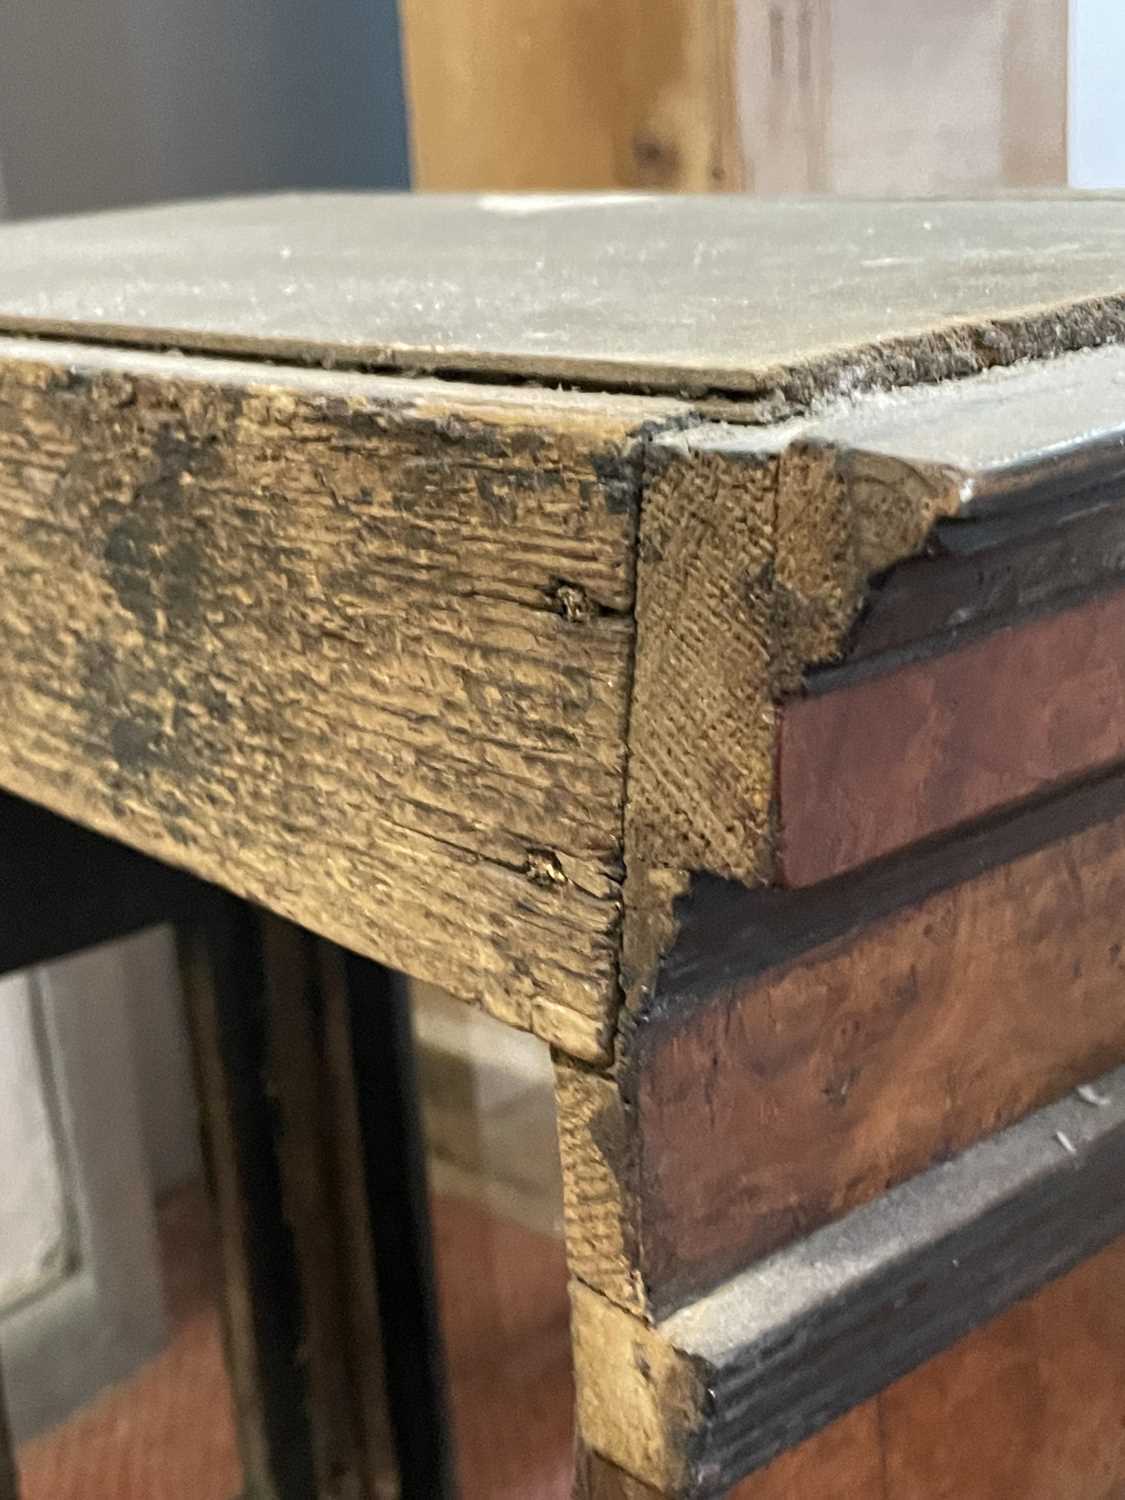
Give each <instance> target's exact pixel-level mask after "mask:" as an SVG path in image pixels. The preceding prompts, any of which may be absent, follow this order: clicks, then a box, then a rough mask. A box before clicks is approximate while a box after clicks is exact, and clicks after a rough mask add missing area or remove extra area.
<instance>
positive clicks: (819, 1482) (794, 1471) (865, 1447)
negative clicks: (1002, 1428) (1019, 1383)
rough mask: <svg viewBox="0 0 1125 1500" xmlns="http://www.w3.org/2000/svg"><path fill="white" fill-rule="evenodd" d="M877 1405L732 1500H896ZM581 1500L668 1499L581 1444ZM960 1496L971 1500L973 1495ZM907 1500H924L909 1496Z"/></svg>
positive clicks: (809, 1441) (803, 1447)
mask: <svg viewBox="0 0 1125 1500" xmlns="http://www.w3.org/2000/svg"><path fill="white" fill-rule="evenodd" d="M878 1423H879V1409H878V1403H877V1401H867V1402H865V1403H864V1404H863V1405H862V1406H857V1407H856V1408H855V1409H854V1410H853V1411H850V1412H849V1413H848V1414H847V1416H844V1417H841V1418H839V1420H838V1421H836V1422H833V1423H832V1425H831V1426H830V1427H826V1428H824V1430H823V1431H821V1432H818V1433H817V1434H816V1436H815V1437H811V1438H806V1440H805V1441H804V1442H803V1443H801V1444H800V1445H799V1446H798V1447H796V1448H791V1449H790V1450H789V1451H788V1452H787V1453H782V1454H781V1455H780V1456H779V1457H778V1458H775V1459H774V1461H773V1463H771V1464H769V1465H768V1466H767V1467H766V1468H764V1469H759V1470H758V1472H757V1473H756V1474H751V1475H749V1477H748V1478H746V1479H744V1480H743V1481H742V1482H741V1483H740V1484H736V1485H735V1486H734V1488H733V1489H732V1490H729V1491H728V1492H727V1496H726V1500H891V1497H890V1496H886V1497H884V1492H883V1490H882V1487H881V1486H882V1453H881V1448H880V1438H879V1427H878ZM574 1493H575V1500H668V1492H667V1491H664V1492H662V1491H660V1490H657V1489H654V1488H653V1487H652V1486H651V1485H648V1484H645V1483H644V1482H643V1481H642V1480H640V1479H635V1478H634V1477H633V1475H632V1474H629V1473H627V1472H626V1471H625V1470H624V1469H621V1468H618V1466H617V1465H616V1464H613V1463H610V1461H609V1460H608V1459H607V1458H602V1457H601V1456H600V1454H597V1453H591V1452H589V1451H588V1450H587V1449H586V1448H585V1446H584V1445H583V1444H581V1443H580V1444H579V1451H578V1463H577V1473H576V1478H575V1491H574ZM958 1493H960V1494H964V1495H966V1496H968V1495H970V1494H971V1492H970V1491H968V1490H962V1491H959V1492H958ZM902 1500H919V1496H918V1494H917V1493H911V1492H906V1493H904V1495H903V1497H902Z"/></svg>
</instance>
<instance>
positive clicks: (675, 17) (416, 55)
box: [399, 0, 741, 192]
mask: <svg viewBox="0 0 1125 1500" xmlns="http://www.w3.org/2000/svg"><path fill="white" fill-rule="evenodd" d="M733 9H734V7H733V5H732V4H731V0H703V3H702V4H699V3H698V0H666V3H665V4H663V5H661V6H660V7H658V8H657V9H655V10H654V9H653V8H652V7H651V6H647V5H645V4H643V3H641V0H615V3H613V4H611V5H585V6H582V7H581V8H580V10H579V11H578V12H577V13H576V11H575V7H574V5H573V4H572V3H570V0H530V3H527V4H524V5H522V6H520V8H519V10H518V11H513V10H512V8H511V6H509V5H506V4H504V3H503V0H470V3H467V4H466V3H446V4H444V5H442V6H441V7H435V6H433V5H429V4H427V3H426V0H400V3H399V12H400V16H401V22H402V34H403V53H404V62H405V73H406V84H407V99H408V107H409V117H410V136H411V156H412V160H413V173H412V180H413V183H414V186H415V187H417V188H421V189H425V190H431V189H437V190H441V191H448V190H450V189H455V190H464V189H466V188H491V189H508V190H512V189H528V188H530V189H534V190H536V191H540V192H542V191H545V190H550V189H559V188H565V189H575V188H614V187H617V188H659V189H664V190H673V191H676V192H705V191H708V190H709V189H714V188H724V189H727V190H731V189H736V188H738V187H739V186H740V185H741V184H740V172H739V165H738V154H739V153H738V142H737V138H736V133H735V122H734V117H733V97H732V88H731V80H732V75H733V70H734V56H733V45H732V36H731V32H732V30H733V20H734V17H733ZM641 35H643V37H644V45H643V47H638V45H637V38H638V36H641Z"/></svg>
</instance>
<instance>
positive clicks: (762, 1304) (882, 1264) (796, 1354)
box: [622, 1069, 1125, 1494]
mask: <svg viewBox="0 0 1125 1500" xmlns="http://www.w3.org/2000/svg"><path fill="white" fill-rule="evenodd" d="M1094 1087H1095V1088H1096V1097H1097V1098H1100V1099H1101V1100H1102V1101H1103V1102H1102V1103H1101V1104H1100V1105H1098V1104H1091V1103H1090V1102H1088V1101H1087V1100H1086V1099H1080V1098H1077V1097H1070V1098H1068V1099H1065V1100H1063V1101H1061V1102H1060V1103H1058V1104H1055V1105H1052V1106H1050V1107H1049V1108H1047V1109H1044V1110H1041V1111H1038V1112H1037V1113H1035V1114H1033V1115H1032V1116H1030V1117H1029V1118H1028V1119H1026V1120H1024V1121H1022V1122H1021V1123H1020V1124H1019V1125H1016V1126H1014V1127H1012V1128H1011V1129H1009V1130H1006V1131H1001V1132H1000V1133H999V1134H998V1135H995V1136H992V1137H990V1138H989V1139H988V1140H987V1141H984V1142H982V1143H981V1144H979V1145H977V1146H974V1147H972V1148H971V1149H970V1150H968V1151H966V1152H965V1153H964V1154H963V1155H961V1156H958V1157H956V1158H954V1159H953V1160H952V1161H951V1162H948V1163H946V1164H943V1165H941V1166H938V1167H935V1168H933V1169H931V1170H930V1171H928V1172H926V1173H924V1174H923V1175H921V1176H919V1177H915V1178H913V1179H911V1181H910V1182H909V1183H906V1184H904V1185H903V1186H901V1187H898V1188H895V1189H893V1190H892V1191H891V1192H889V1193H887V1194H885V1195H884V1196H883V1197H881V1198H880V1199H878V1200H877V1201H876V1202H874V1203H871V1204H869V1205H867V1206H866V1207H864V1208H860V1209H858V1210H856V1211H855V1212H854V1213H852V1214H851V1215H849V1216H848V1217H847V1218H846V1219H844V1220H842V1221H841V1222H839V1223H837V1224H832V1225H829V1226H828V1227H827V1228H825V1229H821V1230H819V1231H817V1232H816V1233H815V1234H813V1235H812V1236H811V1237H810V1238H809V1239H807V1240H804V1241H801V1242H800V1243H798V1244H796V1245H794V1246H792V1247H790V1248H788V1249H786V1250H783V1251H781V1252H779V1253H778V1254H776V1255H774V1256H771V1257H768V1258H767V1259H766V1260H764V1261H762V1262H759V1263H758V1264H756V1265H754V1266H752V1267H750V1268H749V1269H748V1270H747V1271H745V1272H743V1273H741V1274H740V1275H738V1276H736V1277H733V1278H732V1279H731V1280H730V1281H729V1282H727V1283H725V1284H724V1285H723V1286H721V1287H718V1288H716V1289H715V1291H714V1292H712V1293H709V1294H708V1295H706V1296H704V1297H702V1298H700V1299H699V1301H698V1302H696V1303H694V1304H691V1305H689V1306H687V1307H684V1308H683V1309H682V1310H681V1311H679V1312H677V1313H675V1314H673V1316H672V1317H670V1318H668V1319H667V1320H666V1321H665V1322H663V1323H661V1324H660V1325H659V1331H660V1333H661V1335H662V1336H664V1337H665V1338H667V1339H668V1340H669V1342H670V1343H671V1345H672V1346H673V1347H674V1348H676V1349H678V1350H680V1351H681V1353H682V1355H683V1356H684V1357H685V1358H686V1359H688V1360H689V1361H690V1362H691V1364H692V1367H694V1368H696V1369H697V1370H698V1372H699V1376H700V1378H701V1379H702V1380H703V1381H704V1383H705V1385H706V1387H707V1389H708V1391H709V1392H710V1393H711V1398H712V1401H711V1405H710V1407H709V1409H708V1412H707V1414H706V1416H705V1419H704V1421H703V1423H702V1424H701V1426H700V1427H699V1429H698V1431H697V1433H696V1435H695V1439H694V1441H693V1442H692V1443H690V1444H689V1445H688V1447H687V1449H686V1450H685V1455H686V1463H687V1473H688V1476H689V1479H690V1483H691V1485H693V1486H694V1488H695V1490H696V1491H697V1492H698V1493H705V1494H713V1493H715V1492H716V1491H718V1490H721V1488H722V1486H723V1485H727V1484H731V1483H734V1482H736V1481H737V1480H739V1479H740V1478H741V1477H742V1476H743V1475H744V1474H746V1473H747V1472H749V1471H752V1470H753V1469H755V1468H757V1467H759V1466H761V1465H762V1464H763V1463H765V1462H768V1460H769V1459H770V1458H772V1457H773V1456H775V1455H776V1454H777V1453H778V1452H782V1451H784V1450H785V1449H787V1448H789V1447H792V1446H794V1445H795V1443H797V1442H798V1441H800V1440H801V1439H802V1438H803V1437H804V1436H806V1435H808V1434H809V1433H811V1432H814V1431H816V1430H818V1429H820V1428H821V1427H823V1426H825V1425H826V1424H827V1423H828V1422H829V1421H831V1420H832V1419H833V1418H834V1417H836V1416H839V1415H840V1414H842V1413H843V1412H845V1411H848V1410H850V1409H851V1408H852V1407H853V1406H855V1405H857V1404H858V1403H859V1402H861V1401H863V1400H865V1399H867V1398H868V1397H869V1396H871V1395H873V1394H875V1393H876V1392H877V1391H879V1390H881V1389H883V1388H884V1387H885V1386H886V1385H888V1384H889V1383H890V1382H891V1381H892V1380H894V1379H896V1378H898V1377H899V1376H901V1375H903V1374H905V1373H906V1372H907V1371H909V1370H911V1369H914V1368H916V1367H917V1366H918V1365H920V1364H922V1363H923V1362H924V1361H925V1360H926V1359H927V1358H929V1357H931V1356H933V1355H934V1354H936V1353H938V1352H940V1351H941V1350H943V1349H945V1348H948V1347H949V1346H950V1345H951V1344H953V1343H954V1342H955V1341H956V1340H957V1339H958V1338H959V1337H962V1336H963V1335H965V1334H967V1333H969V1332H970V1331H971V1330H972V1329H974V1328H975V1327H977V1326H980V1325H983V1324H984V1323H985V1322H986V1321H987V1320H988V1319H989V1318H991V1317H993V1316H994V1315H995V1314H996V1313H997V1312H999V1311H1000V1310H1002V1309H1003V1308H1005V1307H1008V1306H1010V1305H1011V1304H1012V1303H1014V1302H1016V1301H1017V1300H1018V1299H1019V1298H1021V1297H1024V1296H1027V1295H1029V1294H1031V1293H1033V1292H1034V1291H1036V1290H1037V1289H1038V1288H1039V1287H1041V1286H1043V1285H1045V1284H1047V1283H1048V1282H1050V1281H1051V1280H1053V1279H1054V1278H1056V1277H1057V1276H1060V1275H1063V1274H1065V1273H1066V1272H1067V1271H1068V1270H1070V1269H1071V1268H1072V1267H1074V1266H1075V1265H1077V1264H1079V1263H1080V1262H1081V1261H1082V1260H1084V1259H1086V1258H1087V1257H1088V1256H1090V1255H1091V1254H1095V1253H1096V1252H1097V1251H1099V1250H1101V1249H1102V1248H1104V1247H1105V1246H1106V1245H1107V1244H1109V1243H1110V1242H1111V1241H1112V1240H1113V1239H1114V1238H1115V1237H1116V1236H1118V1235H1120V1234H1121V1233H1122V1232H1123V1231H1125V1199H1123V1198H1122V1196H1121V1194H1120V1193H1119V1191H1118V1187H1119V1184H1120V1182H1121V1180H1122V1173H1123V1172H1125V1069H1119V1070H1117V1071H1116V1072H1113V1073H1110V1074H1107V1075H1106V1076H1104V1077H1103V1078H1100V1079H1098V1080H1096V1084H1095V1085H1094ZM622 1316H626V1315H625V1314H622ZM700 1367H702V1368H700ZM678 1421H679V1415H678V1410H677V1409H676V1408H672V1409H671V1410H670V1412H669V1416H668V1424H669V1431H670V1432H673V1433H674V1432H675V1430H676V1424H677V1422H678ZM628 1466H629V1465H628V1464H627V1465H626V1467H628Z"/></svg>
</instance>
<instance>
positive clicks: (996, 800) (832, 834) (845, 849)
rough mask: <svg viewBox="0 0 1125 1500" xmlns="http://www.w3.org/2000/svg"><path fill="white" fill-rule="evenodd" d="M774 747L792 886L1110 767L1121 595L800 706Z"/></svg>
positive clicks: (1115, 742)
mask: <svg viewBox="0 0 1125 1500" xmlns="http://www.w3.org/2000/svg"><path fill="white" fill-rule="evenodd" d="M833 675H834V676H837V677H838V676H839V675H840V674H838V673H837V674H833ZM778 743H779V752H778V770H777V791H776V817H777V830H778V831H777V839H778V872H777V873H778V880H779V883H780V884H783V885H787V886H806V885H813V884H815V883H816V882H818V881H821V880H827V879H830V878H831V877H832V876H834V875H839V874H841V873H842V872H844V871H846V870H850V869H852V868H854V867H855V866H857V865H862V864H866V863H867V862H868V861H869V860H872V859H877V858H879V857H880V856H882V855H885V854H889V853H891V852H892V851H893V850H895V849H901V848H905V847H906V846H907V845H908V844H913V843H917V842H918V841H919V840H921V839H925V838H930V837H933V836H934V835H936V834H941V833H945V832H946V831H947V830H949V829H951V828H954V827H956V826H957V825H958V824H961V823H968V822H970V821H972V819H974V818H976V817H979V816H980V815H981V814H983V813H986V812H988V811H990V810H991V809H993V808H996V807H1003V806H1005V805H1006V804H1008V803H1012V802H1017V801H1019V800H1020V799H1021V798H1024V797H1028V796H1031V795H1032V794H1034V793H1037V792H1041V791H1043V790H1044V789H1045V788H1047V787H1050V786H1052V785H1054V784H1056V783H1059V782H1065V781H1067V780H1074V779H1077V778H1078V777H1080V776H1082V775H1083V774H1086V773H1088V772H1090V771H1094V770H1097V769H1099V768H1101V767H1103V766H1107V765H1110V764H1112V763H1113V762H1114V761H1116V760H1120V759H1121V758H1122V756H1125V590H1120V589H1118V590H1115V591H1114V592H1113V593H1111V594H1109V595H1105V596H1102V597H1099V598H1095V599H1092V600H1089V601H1086V602H1084V603H1082V604H1080V605H1078V606H1077V607H1075V608H1073V609H1066V610H1063V611H1061V612H1058V613H1052V614H1048V615H1044V616H1041V617H1039V618H1037V619H1032V620H1029V621H1026V622H1022V623H1019V624H1013V625H1010V626H1007V627H1004V628H1002V629H999V630H997V631H995V632H993V633H991V634H989V635H988V636H986V637H985V638H984V639H982V640H978V641H974V642H973V643H971V644H969V645H966V646H964V647H962V648H961V649H960V650H955V651H951V652H949V653H947V654H946V655H943V656H939V657H936V658H931V659H927V660H922V661H913V662H910V663H908V664H906V665H903V666H899V667H897V668H895V669H892V670H887V671H883V672H880V673H878V674H877V675H874V676H870V677H867V678H866V679H865V680H860V681H851V682H845V683H844V684H842V685H839V686H837V688H836V690H835V691H829V692H825V693H817V694H815V695H812V696H809V697H807V698H804V699H798V700H797V701H795V702H793V703H791V704H787V705H785V706H784V707H783V708H782V710H781V716H780V726H779V740H778Z"/></svg>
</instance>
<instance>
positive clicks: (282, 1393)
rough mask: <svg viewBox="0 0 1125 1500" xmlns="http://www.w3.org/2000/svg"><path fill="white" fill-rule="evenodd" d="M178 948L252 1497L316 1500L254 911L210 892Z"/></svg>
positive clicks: (293, 1262) (297, 1297) (233, 1377)
mask: <svg viewBox="0 0 1125 1500" xmlns="http://www.w3.org/2000/svg"><path fill="white" fill-rule="evenodd" d="M180 946H181V957H182V964H183V972H184V992H185V999H186V1001H187V1011H188V1016H189V1019H190V1024H191V1028H192V1033H193V1041H194V1044H195V1061H196V1069H197V1075H198V1080H199V1089H198V1092H199V1098H200V1104H201V1113H202V1123H203V1134H204V1147H205V1157H206V1163H207V1168H208V1175H209V1177H210V1182H211V1190H212V1196H213V1199H214V1203H215V1213H216V1219H217V1222H218V1229H219V1240H220V1249H221V1256H222V1266H223V1308H224V1317H225V1333H226V1346H227V1347H226V1352H227V1367H228V1372H229V1376H230V1382H231V1392H232V1396H233V1399H234V1408H235V1414H236V1420H237V1425H238V1434H239V1443H240V1447H241V1451H242V1463H243V1471H244V1477H245V1483H246V1490H247V1494H248V1495H249V1496H252V1497H253V1500H309V1497H310V1496H314V1495H315V1494H316V1487H315V1477H314V1468H313V1453H312V1440H311V1433H310V1428H309V1420H308V1389H307V1382H306V1379H305V1371H304V1361H303V1356H302V1347H301V1346H302V1338H303V1326H302V1319H301V1317H300V1284H299V1280H298V1275H297V1267H296V1259H295V1253H294V1244H293V1236H292V1233H291V1231H290V1229H289V1226H288V1224H287V1223H286V1219H285V1212H284V1207H283V1202H282V1190H281V1179H280V1172H279V1170H278V1162H277V1156H276V1149H275V1136H276V1119H275V1115H274V1108H273V1104H272V1101H271V1100H270V1098H269V1095H268V1092H267V1080H266V1067H267V1061H266V1060H267V1047H268V1041H267V1029H266V1024H265V1017H264V1016H263V1013H262V1011H263V1007H262V997H263V990H264V984H263V975H262V954H261V945H260V933H259V929H258V925H257V917H256V914H255V913H254V912H253V910H252V909H251V908H250V907H248V906H246V905H244V904H243V903H241V902H238V901H236V900H234V898H232V897H227V896H225V895H223V894H221V893H219V892H217V891H214V892H211V893H209V897H208V899H207V901H206V905H205V911H204V915H203V916H202V917H201V919H200V921H199V923H198V924H196V925H193V926H191V927H188V928H185V929H183V930H182V931H181V934H180Z"/></svg>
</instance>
